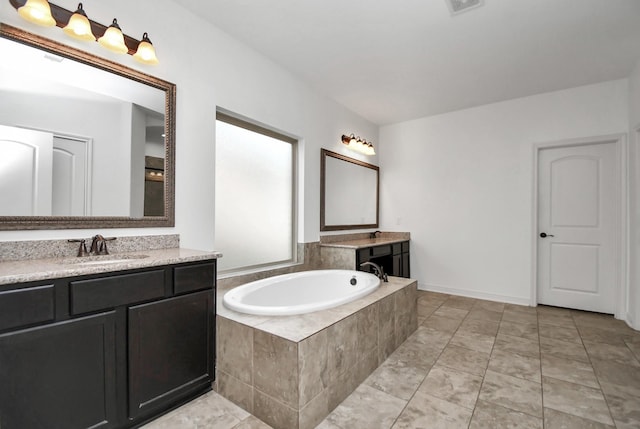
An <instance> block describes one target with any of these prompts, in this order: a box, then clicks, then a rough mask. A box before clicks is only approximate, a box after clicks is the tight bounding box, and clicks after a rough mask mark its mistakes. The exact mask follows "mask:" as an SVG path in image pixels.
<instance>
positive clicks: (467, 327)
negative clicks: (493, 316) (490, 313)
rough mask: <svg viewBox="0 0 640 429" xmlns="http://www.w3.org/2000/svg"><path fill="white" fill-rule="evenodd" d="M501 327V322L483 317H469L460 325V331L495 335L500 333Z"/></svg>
mask: <svg viewBox="0 0 640 429" xmlns="http://www.w3.org/2000/svg"><path fill="white" fill-rule="evenodd" d="M499 327H500V322H496V321H493V320H483V319H469V318H468V317H467V318H466V319H464V321H463V322H462V324H461V325H460V331H465V332H475V333H478V334H484V335H491V336H494V337H495V336H496V335H497V334H498V328H499Z"/></svg>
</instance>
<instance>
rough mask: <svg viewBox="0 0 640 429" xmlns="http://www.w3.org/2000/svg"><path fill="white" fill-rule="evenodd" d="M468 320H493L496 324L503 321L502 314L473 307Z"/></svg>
mask: <svg viewBox="0 0 640 429" xmlns="http://www.w3.org/2000/svg"><path fill="white" fill-rule="evenodd" d="M467 319H480V320H492V321H494V322H499V321H500V320H501V319H502V312H496V311H491V310H487V309H484V308H476V307H473V308H472V309H471V310H470V311H469V314H467Z"/></svg>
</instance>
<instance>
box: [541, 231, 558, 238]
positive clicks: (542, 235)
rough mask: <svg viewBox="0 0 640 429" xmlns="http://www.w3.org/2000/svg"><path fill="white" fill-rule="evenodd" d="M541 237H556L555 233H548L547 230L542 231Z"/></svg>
mask: <svg viewBox="0 0 640 429" xmlns="http://www.w3.org/2000/svg"><path fill="white" fill-rule="evenodd" d="M540 237H542V238H546V237H555V235H551V234H547V233H546V232H541V233H540Z"/></svg>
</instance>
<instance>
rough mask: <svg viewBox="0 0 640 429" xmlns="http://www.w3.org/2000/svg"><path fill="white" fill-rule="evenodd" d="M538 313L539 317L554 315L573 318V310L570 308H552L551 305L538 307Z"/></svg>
mask: <svg viewBox="0 0 640 429" xmlns="http://www.w3.org/2000/svg"><path fill="white" fill-rule="evenodd" d="M536 309H537V311H538V315H540V314H553V315H558V316H563V315H564V316H568V317H571V313H572V310H570V309H568V308H562V307H552V306H550V305H539V306H537V307H536Z"/></svg>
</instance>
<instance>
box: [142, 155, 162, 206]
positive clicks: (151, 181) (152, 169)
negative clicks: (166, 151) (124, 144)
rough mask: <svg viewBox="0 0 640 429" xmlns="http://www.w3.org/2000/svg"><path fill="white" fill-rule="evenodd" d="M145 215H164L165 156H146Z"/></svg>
mask: <svg viewBox="0 0 640 429" xmlns="http://www.w3.org/2000/svg"><path fill="white" fill-rule="evenodd" d="M144 215H145V216H164V158H157V157H155V156H145V169H144Z"/></svg>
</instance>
